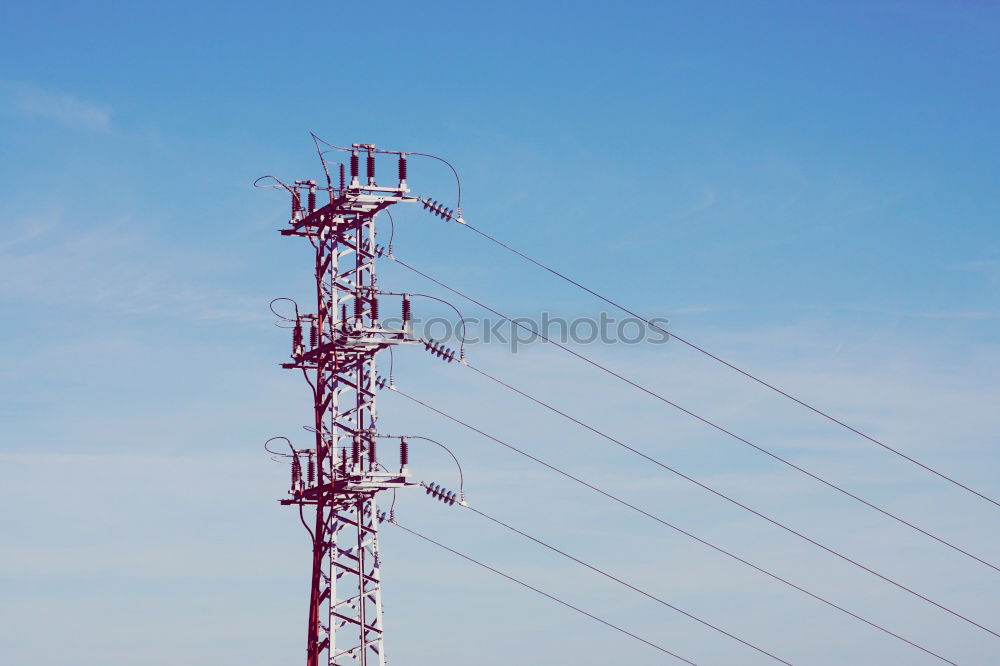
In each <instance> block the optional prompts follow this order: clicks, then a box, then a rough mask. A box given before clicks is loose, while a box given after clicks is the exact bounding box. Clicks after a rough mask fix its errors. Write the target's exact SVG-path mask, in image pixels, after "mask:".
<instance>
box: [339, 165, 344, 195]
mask: <svg viewBox="0 0 1000 666" xmlns="http://www.w3.org/2000/svg"><path fill="white" fill-rule="evenodd" d="M340 191H341V192H343V191H344V163H343V162H341V163H340Z"/></svg>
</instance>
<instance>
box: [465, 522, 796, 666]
mask: <svg viewBox="0 0 1000 666" xmlns="http://www.w3.org/2000/svg"><path fill="white" fill-rule="evenodd" d="M457 506H460V507H463V508H466V509H468V510H469V511H472V512H473V513H475V514H477V515H479V516H481V517H483V518H485V519H487V520H489V521H491V522H494V523H496V524H497V525H500V526H501V527H504V528H506V529H508V530H510V531H511V532H514V533H515V534H519V535H521V536H522V537H524V538H526V539H528V540H530V541H534V542H535V543H537V544H538V545H540V546H542V547H544V548H547V549H549V550H551V551H552V552H554V553H557V554H559V555H562V556H563V557H565V558H567V559H570V560H573V561H574V562H576V563H577V564H580V565H582V566H584V567H587V568H588V569H590V570H591V571H593V572H594V573H597V574H600V575H601V576H604V577H605V578H607V579H609V580H612V581H614V582H616V583H618V584H619V585H623V586H625V587H627V588H628V589H630V590H632V591H633V592H638V593H639V594H641V595H643V596H644V597H646V598H647V599H651V600H653V601H655V602H656V603H658V604H660V605H662V606H666V607H667V608H669V609H671V610H674V611H677V612H678V613H680V614H681V615H684V616H686V617H688V618H690V619H692V620H694V621H695V622H699V623H701V624H703V625H705V626H706V627H708V628H709V629H712V630H714V631H717V632H719V633H720V634H723V635H725V636H728V637H729V638H732V639H733V640H734V641H737V642H739V643H742V644H743V645H746V646H747V647H749V648H753V649H754V650H756V651H757V652H760V653H761V654H763V655H766V656H768V657H770V658H771V659H774V660H775V661H779V662H781V663H782V664H789V666H791V664H790V663H789V662H787V661H785V660H784V659H782V658H781V657H778V656H776V655H774V654H772V653H770V652H768V651H767V650H765V649H763V648H761V647H758V646H757V645H754V644H753V643H751V642H749V641H746V640H743V639H742V638H740V637H739V636H736V635H735V634H732V633H730V632H728V631H726V630H725V629H722V628H721V627H718V626H716V625H714V624H712V623H711V622H709V621H707V620H703V619H702V618H700V617H698V616H697V615H694V614H692V613H689V612H687V611H686V610H684V609H683V608H678V607H677V606H675V605H673V604H671V603H670V602H668V601H664V600H663V599H661V598H659V597H657V596H656V595H654V594H651V593H649V592H647V591H646V590H643V589H642V588H639V587H636V586H635V585H632V584H631V583H629V582H627V581H625V580H622V579H621V578H618V577H617V576H615V575H613V574H610V573H608V572H607V571H605V570H603V569H601V568H600V567H596V566H594V565H593V564H589V563H587V562H584V561H583V560H581V559H580V558H578V557H575V556H573V555H570V554H569V553H567V552H566V551H564V550H560V549H559V548H556V547H555V546H553V545H551V544H549V543H546V542H545V541H542V540H541V539H539V538H537V537H533V536H531V535H530V534H528V533H527V532H523V531H521V530H519V529H517V528H516V527H514V526H513V525H510V524H508V523H505V522H504V521H502V520H500V519H499V518H494V517H493V516H491V515H489V514H488V513H486V512H485V511H480V510H479V509H477V508H475V507H473V506H471V505H470V504H468V502H466V503H464V504H458V505H457Z"/></svg>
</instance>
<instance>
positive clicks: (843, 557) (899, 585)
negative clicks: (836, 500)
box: [392, 387, 1000, 661]
mask: <svg viewBox="0 0 1000 666" xmlns="http://www.w3.org/2000/svg"><path fill="white" fill-rule="evenodd" d="M392 390H393V391H395V392H396V393H398V394H399V395H401V396H403V397H404V398H407V399H409V400H411V401H413V402H415V403H417V404H419V405H422V406H423V407H426V408H427V409H429V410H431V411H432V412H435V413H437V414H439V415H441V416H443V417H445V418H446V419H449V420H450V421H453V422H454V423H457V424H459V425H461V426H463V427H465V428H467V429H469V430H471V431H473V432H475V433H478V434H480V435H482V436H483V437H485V438H487V439H489V440H491V441H493V442H496V443H497V444H500V445H501V446H504V447H506V448H508V449H510V450H511V451H514V452H516V453H519V454H520V455H522V456H524V457H526V458H529V459H530V460H533V461H534V462H536V463H538V464H540V465H543V466H544V467H547V468H549V469H551V470H552V471H554V472H557V473H559V474H561V475H563V476H565V477H567V478H570V479H572V480H573V481H576V482H578V483H581V484H583V485H585V486H587V487H588V488H590V489H592V490H595V491H596V492H599V493H600V494H602V495H604V496H606V497H608V498H610V499H614V500H615V501H617V502H619V503H621V504H624V505H625V506H628V507H629V508H632V509H635V510H636V511H639V512H640V513H642V514H644V515H646V516H649V517H650V518H653V519H654V520H657V521H658V522H662V523H663V524H665V525H667V526H668V527H673V525H670V524H669V523H666V521H663V520H660V519H659V518H656V517H655V516H653V515H651V514H649V513H647V512H645V511H643V510H641V509H639V508H637V507H635V506H633V505H631V504H628V503H627V502H625V501H623V500H620V499H618V498H617V497H614V496H613V495H611V494H610V493H608V492H605V491H603V490H601V489H599V488H597V487H596V486H593V485H591V484H589V483H587V482H586V481H583V480H582V479H579V478H577V477H575V476H573V475H571V474H569V473H568V472H565V471H563V470H561V469H559V468H558V467H555V466H554V465H551V464H549V463H547V462H545V461H543V460H541V459H540V458H537V457H535V456H533V455H531V454H530V453H528V452H526V451H524V450H522V449H519V448H517V447H516V446H514V445H513V444H509V443H507V442H505V441H503V440H501V439H499V438H497V437H494V436H493V435H490V434H489V433H487V432H485V431H483V430H480V429H479V428H477V427H475V426H473V425H471V424H469V423H467V422H465V421H463V420H462V419H459V418H458V417H456V416H453V415H451V414H448V413H447V412H444V411H442V410H440V409H438V408H437V407H434V406H432V405H430V404H428V403H426V402H424V401H423V400H420V399H419V398H416V397H414V396H412V395H410V394H408V393H406V392H404V391H401V390H399V388H398V387H393V388H392ZM712 492H715V493H716V494H718V495H719V496H720V497H722V498H723V499H725V500H727V501H729V502H731V503H733V504H735V505H737V506H739V507H741V508H743V509H745V510H747V511H749V512H750V513H753V514H754V515H756V516H758V517H760V518H763V519H764V520H766V521H767V522H769V523H771V524H773V525H775V526H776V527H780V528H781V529H783V530H785V531H786V532H788V533H790V534H793V535H795V536H797V537H799V538H800V539H803V540H805V541H808V542H809V543H811V544H813V545H814V546H816V547H818V548H821V549H822V550H825V551H826V552H828V553H830V554H831V555H834V556H836V557H838V558H840V559H841V560H844V561H845V562H848V563H849V564H853V565H854V566H856V567H858V568H859V569H862V570H864V571H867V572H868V573H870V574H871V575H873V576H875V577H876V578H879V579H881V580H883V581H885V582H887V583H889V584H891V585H893V586H895V587H897V588H899V589H901V590H903V591H905V592H907V593H909V594H911V595H913V596H915V597H917V598H918V599H922V600H923V601H926V602H927V603H929V604H931V605H932V606H936V607H937V608H940V609H941V610H943V611H945V612H946V613H948V614H950V615H952V616H954V617H956V618H958V619H960V620H963V621H965V622H967V623H968V624H971V625H972V626H974V627H977V628H979V629H982V630H983V631H985V632H987V633H989V634H992V635H993V636H995V637H997V638H1000V634H998V633H997V632H995V631H993V630H992V629H989V628H987V627H985V626H983V625H981V624H979V623H978V622H976V621H974V620H972V619H970V618H968V617H966V616H965V615H962V614H961V613H958V612H957V611H953V610H951V609H950V608H948V607H947V606H944V605H942V604H939V603H938V602H936V601H934V600H933V599H931V598H930V597H927V596H924V595H923V594H921V593H919V592H917V591H916V590H913V589H912V588H909V587H907V586H906V585H903V584H902V583H899V582H896V581H895V580H893V579H891V578H889V577H888V576H885V575H883V574H880V573H879V572H877V571H875V570H874V569H871V568H869V567H867V566H865V565H864V564H861V563H860V562H858V561H857V560H854V559H851V558H850V557H848V556H847V555H844V554H842V553H840V552H838V551H836V550H834V549H832V548H830V547H829V546H825V545H823V544H822V543H820V542H818V541H816V540H815V539H812V538H810V537H808V536H806V535H804V534H802V533H801V532H798V531H796V530H795V529H793V528H791V527H788V526H787V525H785V524H783V523H780V522H778V521H777V520H774V519H773V518H769V517H768V516H766V515H764V514H762V513H760V512H758V511H756V510H754V509H752V508H750V507H748V506H746V505H745V504H742V503H740V502H739V501H737V500H735V499H732V498H731V497H728V496H727V495H724V494H722V493H719V492H718V491H714V490H713V491H712ZM674 529H678V528H674ZM678 531H681V530H678ZM685 534H687V533H685ZM688 536H692V535H690V534H688ZM693 538H697V537H693ZM698 541H701V542H702V543H705V544H706V545H711V544H708V543H707V542H705V541H702V540H701V539H698ZM713 548H714V546H713ZM717 550H720V551H721V549H718V548H717ZM721 552H724V551H721ZM726 554H727V555H728V554H729V553H726ZM741 561H743V560H741ZM748 564H749V563H748ZM750 566H753V565H750ZM754 568H756V569H758V570H759V571H762V572H763V573H767V572H766V571H764V570H763V569H759V568H758V567H754ZM769 575H771V574H769ZM773 577H774V578H778V577H777V576H773ZM779 580H781V579H779ZM782 582H787V581H782ZM793 587H796V588H797V589H801V588H798V586H794V585H793ZM802 591H805V590H802ZM807 594H810V596H813V597H815V598H817V599H820V600H821V601H825V600H823V599H821V598H820V597H818V596H816V595H813V594H811V593H808V592H807ZM830 605H833V604H830ZM841 610H843V609H841ZM847 612H849V611H847ZM850 614H851V615H852V616H854V617H858V616H857V615H854V614H853V613H850ZM858 619H861V620H863V618H860V617H858ZM863 621H865V622H867V620H863ZM868 624H871V625H872V626H876V627H877V625H875V624H873V623H871V622H868ZM889 633H891V632H889ZM894 635H895V634H894ZM897 638H900V637H899V636H897ZM901 640H906V639H901ZM906 642H907V643H910V644H911V645H914V646H916V647H920V646H918V645H916V644H915V643H912V642H910V641H906ZM920 649H922V650H924V651H925V652H928V653H930V654H934V653H932V652H930V651H929V650H926V649H924V648H920ZM934 656H938V655H934ZM945 661H947V660H945Z"/></svg>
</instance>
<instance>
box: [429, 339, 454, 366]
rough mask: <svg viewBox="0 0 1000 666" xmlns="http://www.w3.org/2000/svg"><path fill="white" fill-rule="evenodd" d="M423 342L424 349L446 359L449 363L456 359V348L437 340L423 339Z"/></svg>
mask: <svg viewBox="0 0 1000 666" xmlns="http://www.w3.org/2000/svg"><path fill="white" fill-rule="evenodd" d="M421 342H423V343H424V349H426V350H427V351H429V352H430V353H432V354H434V355H435V356H437V357H438V358H440V359H444V360H446V361H448V362H449V363H451V362H452V361H454V360H455V350H453V349H450V348H448V347H445V346H444V345H442V344H441V343H439V342H435V341H434V340H423V339H421Z"/></svg>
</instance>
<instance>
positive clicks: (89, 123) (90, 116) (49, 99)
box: [0, 81, 111, 131]
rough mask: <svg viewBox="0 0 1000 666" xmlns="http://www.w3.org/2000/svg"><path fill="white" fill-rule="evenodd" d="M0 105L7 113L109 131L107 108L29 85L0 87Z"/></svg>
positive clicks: (108, 108) (13, 83)
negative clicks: (0, 104)
mask: <svg viewBox="0 0 1000 666" xmlns="http://www.w3.org/2000/svg"><path fill="white" fill-rule="evenodd" d="M0 100H2V101H0V103H2V105H3V106H4V107H5V108H6V109H7V110H9V111H12V112H14V113H19V114H22V115H26V116H32V117H35V118H42V119H44V120H50V121H53V122H56V123H59V124H61V125H66V126H69V127H76V128H79V129H86V130H92V131H107V130H109V129H111V108H110V107H108V106H106V105H104V104H98V103H97V102H94V101H91V100H88V99H84V98H82V97H77V96H76V95H72V94H70V93H67V92H63V91H59V90H53V89H51V88H43V87H41V86H37V85H34V84H29V83H20V82H10V81H8V82H2V83H0Z"/></svg>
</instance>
